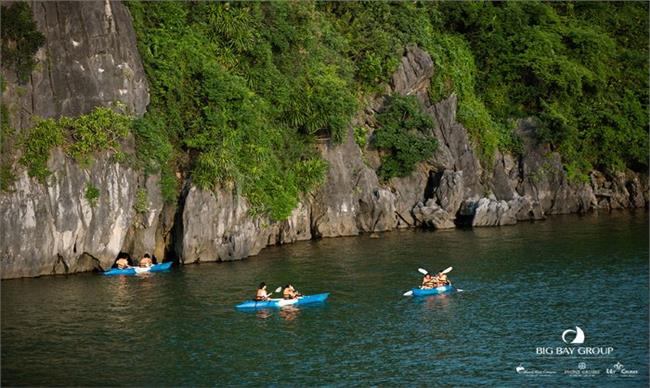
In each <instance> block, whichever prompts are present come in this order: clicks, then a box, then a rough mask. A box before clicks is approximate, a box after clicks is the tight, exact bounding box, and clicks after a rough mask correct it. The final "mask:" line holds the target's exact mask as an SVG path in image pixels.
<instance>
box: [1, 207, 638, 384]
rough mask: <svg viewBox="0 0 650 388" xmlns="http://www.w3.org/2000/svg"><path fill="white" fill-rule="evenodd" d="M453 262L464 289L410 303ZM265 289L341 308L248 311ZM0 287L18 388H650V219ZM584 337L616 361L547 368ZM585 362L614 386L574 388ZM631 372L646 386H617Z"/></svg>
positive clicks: (628, 380) (354, 245)
mask: <svg viewBox="0 0 650 388" xmlns="http://www.w3.org/2000/svg"><path fill="white" fill-rule="evenodd" d="M447 266H453V267H454V270H453V272H451V273H450V278H451V279H452V281H454V282H455V284H456V285H457V286H458V287H460V288H462V289H463V290H464V291H463V292H459V293H455V294H452V295H448V296H434V297H428V298H423V299H413V298H407V297H403V296H402V293H403V292H405V291H407V290H408V289H409V288H410V287H411V286H412V285H415V284H417V283H418V282H419V281H420V275H419V274H418V273H417V272H416V269H417V268H418V267H425V268H428V269H430V270H436V269H441V268H445V267H447ZM262 280H264V281H266V282H267V283H269V285H270V287H269V288H275V287H276V286H278V285H280V284H283V283H286V282H288V281H292V282H293V283H294V284H295V285H296V288H298V289H299V290H301V291H303V292H305V293H317V292H323V291H330V292H331V293H332V294H331V296H330V300H329V301H328V302H327V303H326V304H324V305H317V306H311V307H305V308H302V307H301V308H292V309H284V310H271V311H260V312H257V313H246V312H238V311H235V310H234V308H233V306H234V305H235V304H236V303H238V302H240V301H242V300H244V299H247V298H248V297H249V296H251V295H252V293H253V292H254V289H255V286H256V284H257V283H259V282H260V281H262ZM1 291H2V299H1V301H2V339H1V340H2V342H1V344H2V385H3V386H12V385H138V386H142V385H145V386H152V385H155V386H159V385H164V386H169V385H192V386H197V385H213V386H214V385H217V386H224V385H255V386H259V385H272V386H286V385H290V386H305V385H310V386H311V385H344V386H349V385H361V386H368V385H384V386H395V385H407V384H409V385H412V384H417V385H449V386H458V385H462V386H467V385H475V384H488V385H492V386H494V385H498V386H510V385H517V386H522V385H525V386H531V385H532V386H534V385H542V386H549V385H576V386H579V385H585V386H598V385H600V386H602V385H608V386H615V385H620V386H644V387H645V386H648V362H649V360H648V346H649V344H648V215H647V212H637V213H614V214H601V215H591V216H585V217H578V216H567V217H555V218H551V219H548V220H546V221H544V222H539V223H530V224H529V223H525V224H520V225H517V226H514V227H502V228H483V229H474V230H455V231H447V232H424V231H402V232H393V233H386V234H383V235H381V238H379V239H371V238H369V237H363V236H362V237H356V238H338V239H326V240H322V241H316V242H304V243H298V244H295V245H289V246H282V247H275V248H270V249H268V250H266V251H263V252H262V254H261V255H259V256H257V257H255V258H250V259H248V260H244V261H241V262H233V263H220V264H216V263H211V264H201V265H192V266H186V267H183V268H175V269H173V270H172V271H171V272H169V273H162V274H154V275H150V276H147V277H114V278H105V277H102V276H100V275H95V274H80V275H74V276H67V277H66V276H59V277H45V278H39V279H18V280H10V281H4V282H2V290H1ZM575 326H579V327H580V328H581V329H582V330H584V332H585V335H586V341H585V343H584V345H574V346H575V347H576V348H577V347H578V346H582V347H591V348H593V347H608V346H609V347H613V348H614V350H613V352H612V354H611V355H609V356H607V357H594V356H590V357H594V358H586V357H585V356H577V355H574V356H573V358H570V356H555V355H553V356H542V355H537V354H536V348H537V347H551V348H556V347H568V346H569V345H565V344H564V342H562V339H561V335H562V332H563V331H564V330H566V329H574V328H575ZM576 351H577V350H576ZM579 362H585V367H586V368H585V371H589V370H599V371H600V374H599V375H597V376H595V377H582V376H580V377H572V376H569V375H567V374H565V371H566V370H571V371H575V370H577V371H580V370H579V369H578V364H579ZM618 362H620V364H623V365H624V368H625V369H627V370H638V375H636V376H633V377H624V376H621V375H620V373H618V374H614V375H608V374H607V373H606V368H612V365H613V364H615V363H618ZM519 365H521V366H523V367H524V368H525V371H526V372H534V371H546V372H555V374H551V375H549V376H534V375H531V374H525V373H519V374H518V373H517V372H516V371H515V368H516V367H517V366H519Z"/></svg>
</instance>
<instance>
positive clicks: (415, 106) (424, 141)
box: [374, 95, 438, 180]
mask: <svg viewBox="0 0 650 388" xmlns="http://www.w3.org/2000/svg"><path fill="white" fill-rule="evenodd" d="M377 122H378V123H379V126H380V128H381V129H380V130H378V131H377V134H376V135H375V138H374V144H375V146H376V147H377V148H378V149H380V150H382V151H383V152H384V155H383V157H382V164H381V166H380V167H379V171H378V172H379V176H380V177H381V178H382V179H384V180H388V179H390V178H393V177H401V176H406V175H408V174H409V173H411V172H412V171H413V168H414V167H415V165H416V164H417V163H419V162H421V161H423V160H426V159H428V158H430V157H431V156H432V155H433V152H434V151H435V150H436V146H437V145H438V143H437V141H436V139H435V138H432V137H431V136H427V134H430V133H431V130H432V128H433V126H434V125H435V124H434V122H433V120H432V119H431V117H430V116H429V115H427V114H426V113H424V112H423V111H422V108H421V107H420V104H419V102H418V101H417V99H416V98H415V97H414V96H407V97H402V96H398V95H396V96H392V97H391V98H389V99H388V101H387V102H386V108H385V110H384V111H383V112H381V113H379V114H378V115H377Z"/></svg>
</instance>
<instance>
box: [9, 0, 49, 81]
mask: <svg viewBox="0 0 650 388" xmlns="http://www.w3.org/2000/svg"><path fill="white" fill-rule="evenodd" d="M0 19H1V21H0V26H1V28H2V66H3V67H5V68H7V69H11V70H13V71H15V72H16V76H17V77H18V81H19V82H21V83H25V82H27V79H28V78H29V75H30V74H31V72H32V70H33V69H34V66H35V65H36V62H35V61H34V54H36V51H38V48H39V47H41V46H42V45H43V43H45V36H43V34H41V33H40V32H39V31H38V30H37V29H36V23H34V20H33V19H32V10H31V8H30V7H29V5H28V4H27V3H26V2H22V1H19V2H15V3H13V4H11V5H9V6H4V5H3V6H2V12H0Z"/></svg>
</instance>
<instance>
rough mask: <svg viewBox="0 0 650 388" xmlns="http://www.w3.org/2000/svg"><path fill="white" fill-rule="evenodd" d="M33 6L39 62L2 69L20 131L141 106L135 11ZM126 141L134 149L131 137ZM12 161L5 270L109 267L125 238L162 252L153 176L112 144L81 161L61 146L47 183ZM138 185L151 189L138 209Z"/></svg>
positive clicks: (0, 245) (138, 110)
mask: <svg viewBox="0 0 650 388" xmlns="http://www.w3.org/2000/svg"><path fill="white" fill-rule="evenodd" d="M9 5H11V3H10V2H3V6H9ZM29 6H30V7H31V10H32V16H33V19H34V21H35V23H36V25H37V28H38V30H39V31H40V32H41V33H42V34H43V35H44V36H45V42H44V44H43V46H42V47H41V48H40V49H39V50H38V52H37V53H36V55H35V59H36V66H35V68H34V70H33V71H32V73H31V75H30V76H29V78H28V79H27V81H26V82H25V83H20V82H18V80H17V77H16V74H15V73H14V72H13V71H12V70H9V69H5V68H3V69H2V76H3V78H4V79H5V80H6V90H5V91H4V93H3V95H2V104H3V105H4V106H5V107H6V108H7V111H8V113H9V123H10V125H11V127H12V128H13V129H14V131H15V133H16V136H18V135H19V134H20V132H21V131H22V130H24V129H25V128H29V127H31V126H32V125H33V124H34V121H35V119H37V118H39V117H40V118H58V117H61V116H78V115H81V114H85V113H89V112H90V111H92V110H93V108H95V107H98V106H107V107H115V108H117V109H119V110H121V111H123V112H125V113H128V114H131V115H136V116H140V115H142V114H144V112H145V110H146V107H147V105H148V103H149V91H148V83H147V80H146V77H145V74H144V71H143V67H142V61H141V60H140V55H139V53H138V50H137V47H136V38H135V32H134V30H133V26H132V21H131V16H130V14H129V12H128V10H127V9H126V7H125V6H124V5H123V4H122V3H121V2H113V1H95V2H92V1H83V2H49V1H43V2H39V1H35V2H30V3H29ZM124 147H125V148H127V149H132V148H133V144H132V139H130V140H127V141H126V142H125V144H124ZM13 162H14V166H13V167H14V168H15V169H16V171H17V174H16V180H15V182H14V183H13V184H12V185H11V187H10V188H9V190H7V191H6V192H2V193H0V260H1V263H2V278H3V279H4V278H15V277H25V276H39V275H47V274H60V273H70V272H79V271H88V270H92V269H105V268H107V267H110V265H111V264H112V263H113V261H114V259H115V257H116V255H117V254H118V253H119V252H120V251H121V250H122V249H123V248H124V247H123V245H124V244H125V242H126V243H128V245H129V248H130V249H132V250H133V253H134V254H138V255H140V254H142V253H143V252H144V250H145V249H146V250H148V251H151V252H154V251H156V249H157V251H158V252H159V254H160V253H161V252H162V249H163V242H162V236H161V233H160V232H159V231H158V232H157V230H158V229H159V219H160V216H161V211H162V207H163V204H162V199H161V196H160V190H159V188H158V185H157V182H156V181H157V178H156V177H149V178H145V177H144V175H143V174H142V173H141V172H139V171H135V170H133V169H132V168H131V167H129V166H127V165H125V164H119V163H114V162H113V161H112V155H110V154H108V153H101V154H97V155H95V157H94V161H93V163H92V164H91V165H90V166H83V167H82V166H80V165H78V164H77V163H76V162H75V161H73V160H71V159H70V158H68V157H66V156H65V154H64V153H63V152H62V150H61V149H55V150H54V151H53V152H52V154H51V155H50V159H49V161H48V168H49V170H50V171H51V172H52V174H51V175H50V176H49V177H48V178H47V180H46V182H45V183H41V182H39V181H38V180H36V179H34V178H30V177H29V176H28V175H27V173H26V172H25V170H24V168H22V166H20V165H18V164H17V163H16V160H14V161H13ZM89 185H92V186H94V187H96V188H97V189H98V190H99V196H98V198H97V200H96V202H95V203H92V204H91V203H90V202H89V201H88V200H87V199H86V196H85V192H86V188H87V187H88V186H89ZM138 189H144V190H146V191H147V198H146V202H147V209H146V211H141V212H140V213H138V212H136V211H135V210H134V203H135V198H136V192H137V191H138ZM157 235H158V236H157Z"/></svg>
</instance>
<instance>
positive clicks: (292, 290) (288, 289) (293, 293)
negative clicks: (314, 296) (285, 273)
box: [282, 283, 302, 299]
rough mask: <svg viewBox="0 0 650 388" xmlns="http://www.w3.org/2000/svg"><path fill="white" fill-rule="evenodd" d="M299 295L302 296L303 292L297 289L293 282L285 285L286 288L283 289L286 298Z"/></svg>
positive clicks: (283, 295) (293, 297)
mask: <svg viewBox="0 0 650 388" xmlns="http://www.w3.org/2000/svg"><path fill="white" fill-rule="evenodd" d="M299 296H302V294H301V293H299V292H298V291H296V289H295V288H293V285H292V284H291V283H289V284H287V285H286V286H284V290H283V291H282V297H283V298H284V299H295V298H297V297H299Z"/></svg>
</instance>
